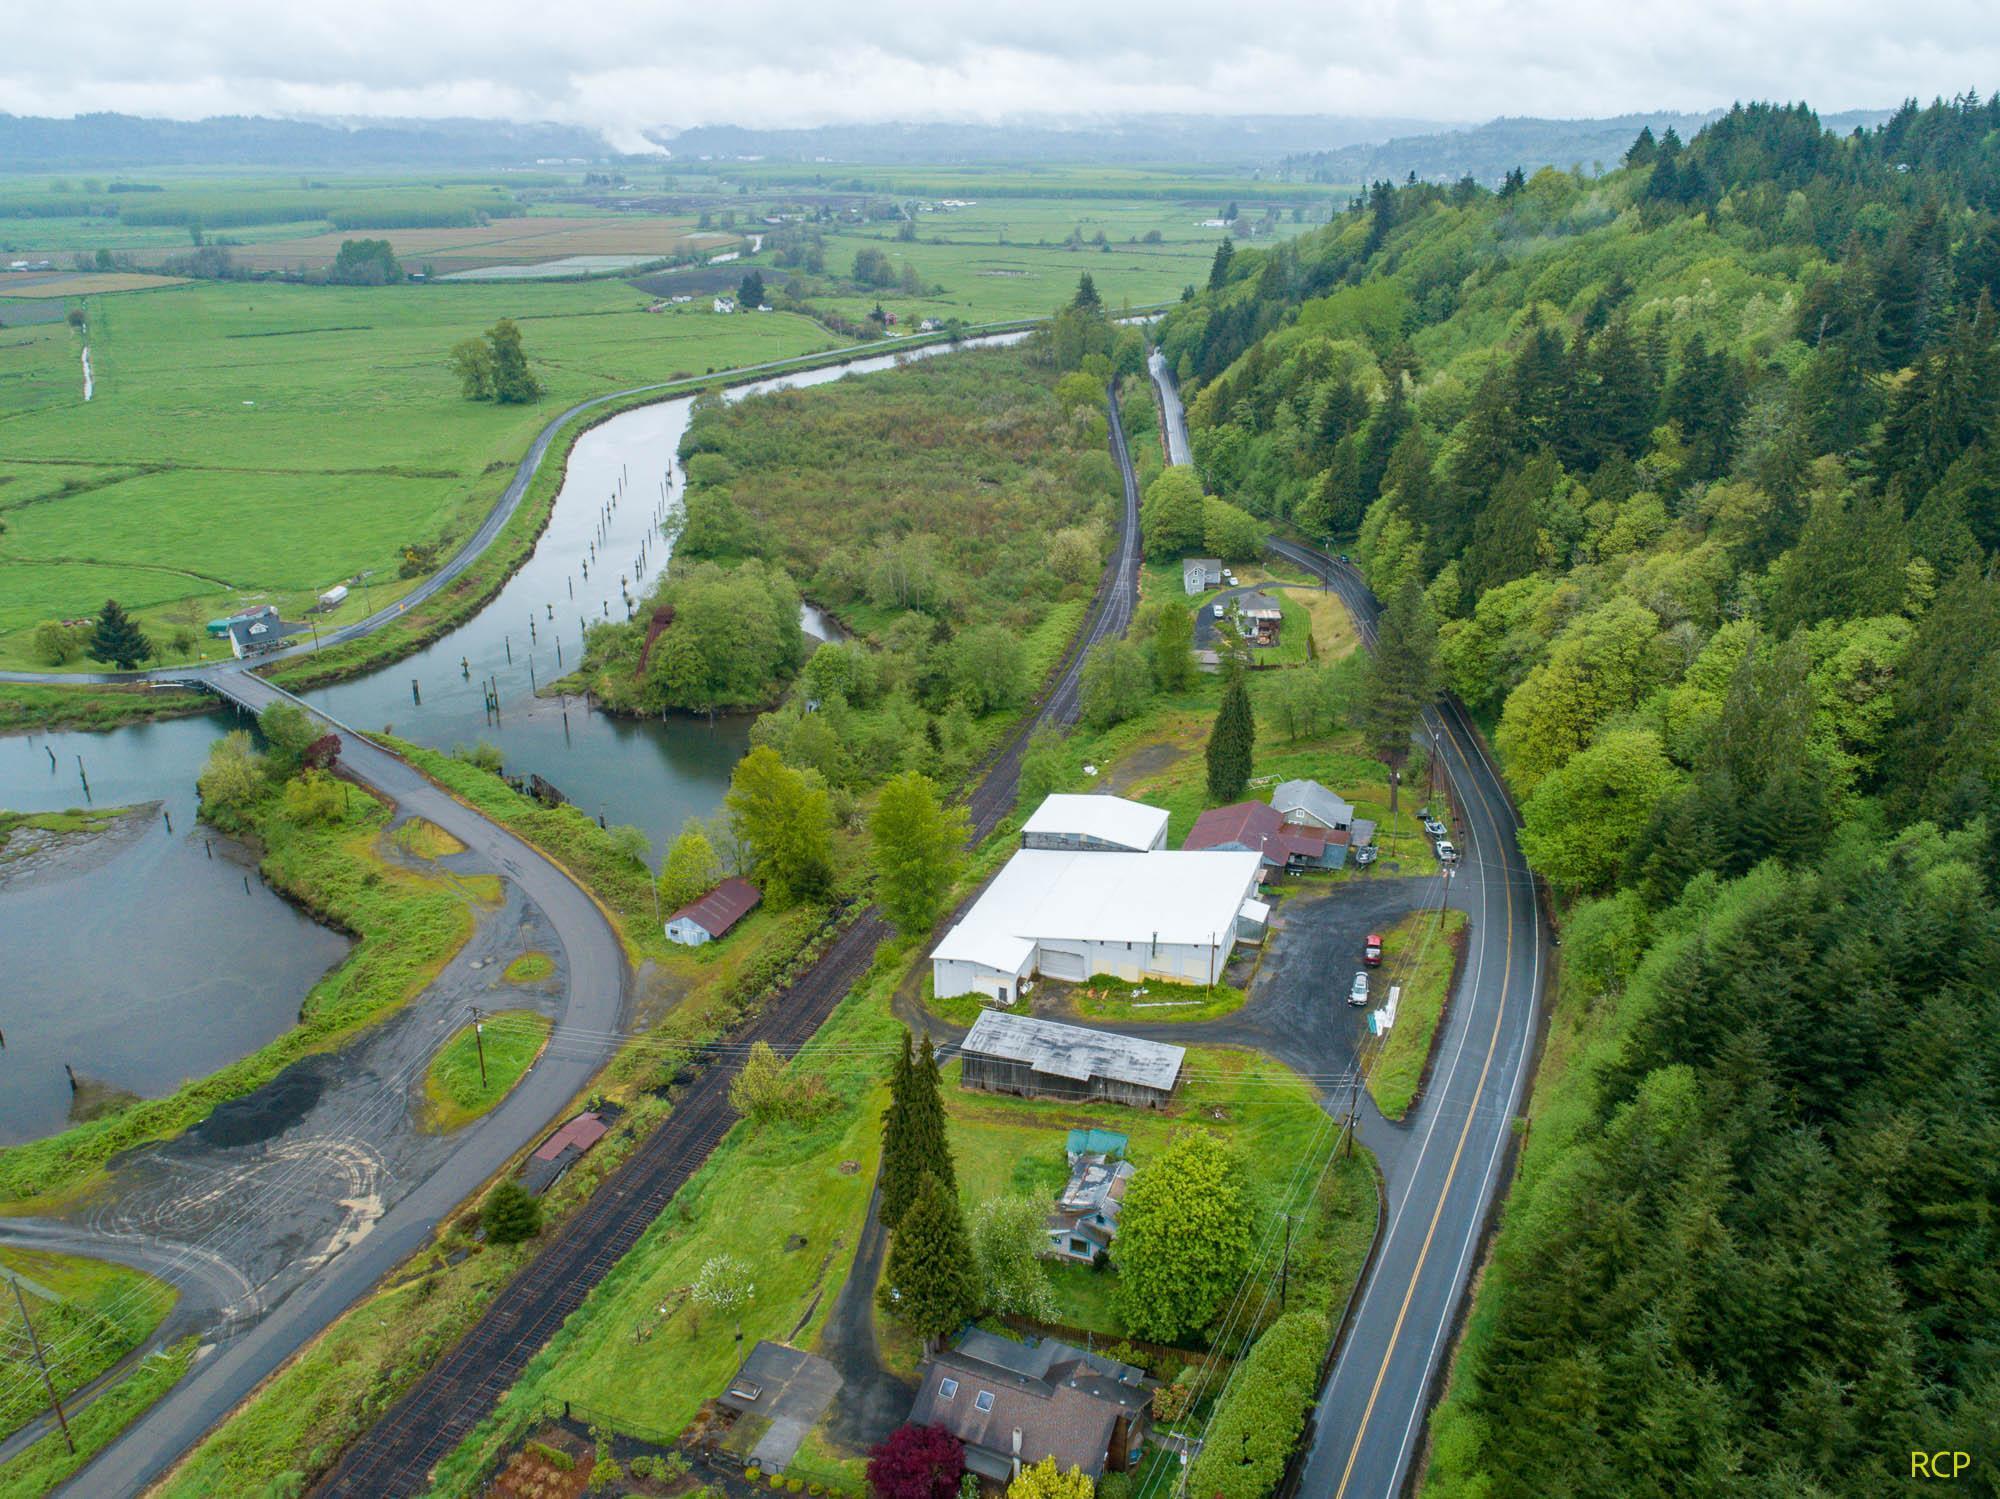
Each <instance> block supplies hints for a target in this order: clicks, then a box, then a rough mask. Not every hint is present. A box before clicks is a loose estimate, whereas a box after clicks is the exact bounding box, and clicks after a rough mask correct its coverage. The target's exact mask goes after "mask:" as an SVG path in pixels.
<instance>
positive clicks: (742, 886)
mask: <svg viewBox="0 0 2000 1499" xmlns="http://www.w3.org/2000/svg"><path fill="white" fill-rule="evenodd" d="M763 898H764V897H763V896H762V895H761V894H759V893H758V890H757V887H756V886H755V885H753V884H751V883H750V882H749V881H748V880H741V879H738V878H736V877H735V876H734V875H731V876H730V877H729V878H728V879H726V880H724V881H723V882H722V883H721V884H720V885H717V886H716V887H715V888H714V889H713V890H711V891H709V892H708V894H706V895H704V896H703V897H702V898H701V899H700V900H696V901H690V902H688V904H686V905H684V906H682V907H681V908H680V909H679V910H678V911H676V912H674V914H673V915H671V916H669V917H668V918H667V940H668V941H670V942H678V943H680V944H681V945H682V946H683V947H700V946H701V945H702V943H704V942H713V941H714V940H715V939H716V938H717V937H720V936H722V935H723V934H724V933H725V932H727V931H728V930H729V929H730V928H731V927H733V926H735V925H736V923H737V922H739V921H741V920H742V919H743V918H744V917H745V916H748V915H749V914H750V913H751V911H753V910H754V909H756V906H757V902H759V901H760V900H762V899H763Z"/></svg>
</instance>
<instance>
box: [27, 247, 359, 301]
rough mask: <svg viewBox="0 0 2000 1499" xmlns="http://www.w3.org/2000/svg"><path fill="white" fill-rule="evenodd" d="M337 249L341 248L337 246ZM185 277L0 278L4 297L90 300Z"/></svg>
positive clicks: (82, 274)
mask: <svg viewBox="0 0 2000 1499" xmlns="http://www.w3.org/2000/svg"><path fill="white" fill-rule="evenodd" d="M335 248H338V246H336V247H335ZM185 279H187V278H186V277H183V276H142V275H139V274H137V273H136V272H127V271H36V272H30V273H28V274H26V275H23V274H22V273H21V272H19V271H13V272H10V273H8V274H6V275H0V297H86V296H99V295H102V294H104V293H107V292H114V291H150V290H152V289H153V288H154V287H156V286H179V285H180V284H181V282H182V281H184V280H185Z"/></svg>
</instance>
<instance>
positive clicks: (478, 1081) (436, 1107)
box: [424, 959, 549, 1132]
mask: <svg viewBox="0 0 2000 1499" xmlns="http://www.w3.org/2000/svg"><path fill="white" fill-rule="evenodd" d="M517 961H518V960H517ZM543 961H545V962H546V961H547V960H546V959H544V960H543ZM484 1024H485V1034H484V1036H483V1037H482V1036H480V1035H479V1034H477V1033H476V1032H475V1030H474V1028H473V1026H472V1025H465V1026H461V1027H460V1028H459V1029H458V1030H457V1031H456V1032H455V1033H454V1034H453V1035H452V1038H451V1039H450V1040H449V1041H447V1042H445V1043H444V1045H443V1046H441V1047H439V1048H438V1050H437V1055H436V1056H434V1057H432V1058H431V1065H430V1070H429V1071H428V1072H427V1073H425V1075H424V1100H425V1102H426V1103H427V1104H428V1105H429V1110H430V1125H431V1128H433V1129H435V1130H439V1131H441V1132H442V1131H448V1130H454V1129H460V1128H463V1127H464V1126H465V1125H468V1124H470V1123H471V1122H472V1121H473V1120H475V1119H477V1118H479V1117H480V1116H481V1115H482V1114H485V1113H486V1112H488V1111H489V1110H490V1109H492V1108H493V1107H494V1106H495V1105H497V1104H498V1103H499V1102H500V1100H501V1099H503V1098H505V1097H506V1096H507V1095H508V1094H509V1093H511V1092H512V1091H513V1090H514V1084H516V1083H518V1082H519V1081H520V1080H521V1077H522V1075H523V1074H524V1073H526V1072H527V1070H528V1068H529V1067H531V1066H532V1065H533V1064H534V1060H535V1058H536V1057H538V1056H540V1055H541V1054H542V1046H543V1044H544V1043H545V1042H546V1041H547V1040H548V1036H549V1017H548V1016H546V1015H544V1014H542V1013H541V1012H540V1011H539V1010H499V1011H496V1012H495V1013H493V1014H491V1015H488V1016H487V1017H486V1018H485V1022H484ZM482 1040H483V1041H484V1043H485V1065H484V1067H483V1068H482V1066H481V1063H480V1042H481V1041H482Z"/></svg>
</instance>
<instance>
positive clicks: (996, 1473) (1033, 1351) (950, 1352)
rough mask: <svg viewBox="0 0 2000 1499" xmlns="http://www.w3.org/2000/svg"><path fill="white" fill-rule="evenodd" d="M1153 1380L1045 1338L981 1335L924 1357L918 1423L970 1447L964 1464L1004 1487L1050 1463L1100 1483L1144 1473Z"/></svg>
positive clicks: (913, 1413)
mask: <svg viewBox="0 0 2000 1499" xmlns="http://www.w3.org/2000/svg"><path fill="white" fill-rule="evenodd" d="M1152 1399H1153V1390H1152V1384H1151V1382H1150V1381H1148V1380H1147V1378H1146V1376H1145V1373H1144V1371H1143V1370H1140V1369H1136V1368H1134V1367H1133V1366H1132V1365H1130V1364H1121V1363H1120V1362H1118V1360H1116V1359H1112V1358H1106V1357H1105V1356H1104V1355H1103V1354H1101V1353H1086V1352H1085V1351H1084V1350H1083V1349H1081V1348H1073V1347H1071V1346H1070V1345H1069V1344H1067V1343H1059V1342H1056V1341H1055V1340H1054V1339H1053V1338H1044V1339H1042V1340H1041V1341H1040V1342H1038V1343H1016V1342H1013V1341H1011V1340H1010V1339H1007V1338H1003V1337H1000V1336H998V1335H997V1334H995V1333H990V1332H980V1331H977V1330H974V1331H972V1332H969V1333H967V1334H966V1335H965V1336H964V1337H963V1338H961V1339H960V1340H959V1343H958V1346H957V1347H956V1348H950V1349H946V1350H945V1351H944V1352H942V1353H939V1354H937V1355H936V1356H934V1357H932V1358H930V1359H927V1360H925V1362H924V1366H923V1369H922V1371H921V1378H920V1382H919V1384H918V1386H917V1403H916V1404H915V1405H914V1406H912V1407H911V1408H910V1424H911V1425H913V1426H933V1425H935V1426H943V1427H944V1428H946V1429H947V1430H948V1431H950V1432H951V1434H952V1435H953V1436H955V1437H957V1438H958V1439H959V1440H960V1441H961V1442H963V1443H964V1444H965V1466H966V1467H967V1468H968V1469H969V1470H970V1471H972V1472H973V1473H976V1474H978V1475H979V1477H980V1479H981V1480H982V1481H983V1482H984V1483H985V1484H986V1485H987V1486H989V1487H991V1488H995V1489H999V1488H1004V1487H1005V1486H1006V1485H1007V1484H1008V1483H1010V1482H1012V1481H1013V1478H1014V1476H1015V1475H1016V1474H1018V1473H1019V1472H1020V1470H1021V1469H1022V1468H1023V1467H1033V1466H1034V1465H1035V1464H1036V1463H1038V1462H1040V1461H1042V1459H1044V1458H1049V1457H1052V1458H1054V1459H1055V1460H1056V1467H1057V1468H1058V1469H1059V1470H1061V1471H1063V1472H1065V1473H1066V1472H1068V1471H1069V1470H1070V1469H1071V1468H1081V1469H1082V1470H1083V1471H1084V1473H1085V1474H1086V1475H1088V1476H1089V1478H1090V1481H1091V1482H1092V1483H1093V1484H1095V1483H1096V1482H1097V1480H1098V1479H1100V1478H1102V1477H1103V1476H1104V1474H1105V1473H1107V1472H1111V1473H1122V1472H1125V1471H1127V1470H1128V1469H1131V1468H1134V1467H1137V1466H1138V1464H1139V1459H1140V1456H1141V1454H1142V1453H1143V1452H1144V1450H1145V1439H1146V1430H1147V1410H1148V1408H1149V1407H1150V1406H1151V1404H1152Z"/></svg>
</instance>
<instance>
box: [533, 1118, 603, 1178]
mask: <svg viewBox="0 0 2000 1499" xmlns="http://www.w3.org/2000/svg"><path fill="white" fill-rule="evenodd" d="M610 1128H611V1121H610V1119H608V1118H607V1117H605V1114H604V1113H598V1112H592V1113H585V1114H578V1115H577V1116H576V1117H575V1118H574V1119H572V1120H570V1121H569V1122H568V1123H567V1124H565V1125H563V1127H562V1128H561V1129H559V1130H557V1131H556V1132H555V1133H554V1134H552V1135H550V1136H549V1137H548V1139H546V1140H544V1141H542V1143H541V1144H540V1145H538V1146H536V1147H535V1153H534V1154H533V1155H531V1156H529V1157H528V1160H527V1163H526V1164H525V1165H523V1166H522V1167H521V1185H522V1186H524V1187H526V1188H527V1189H528V1190H529V1191H530V1192H533V1193H535V1194H536V1195H537V1196H539V1195H540V1194H542V1193H543V1192H546V1191H548V1189H549V1188H550V1187H552V1186H554V1185H555V1184H556V1182H557V1181H558V1180H559V1179H560V1178H561V1176H562V1174H563V1173H564V1172H565V1171H567V1170H569V1168H570V1167H572V1166H574V1165H575V1164H576V1163H577V1162H578V1161H580V1160H582V1159H583V1157H584V1156H585V1154H587V1153H588V1152H589V1150H590V1148H591V1147H592V1146H594V1145H595V1144H597V1142H598V1141H599V1140H602V1139H603V1138H604V1136H605V1133H606V1131H608V1130H609V1129H610Z"/></svg>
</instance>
